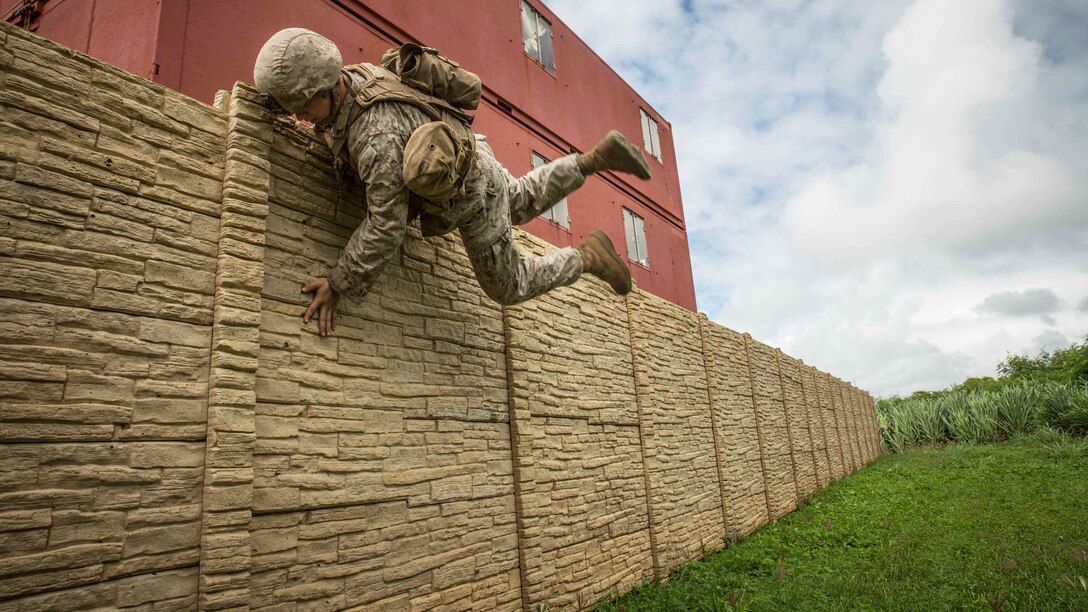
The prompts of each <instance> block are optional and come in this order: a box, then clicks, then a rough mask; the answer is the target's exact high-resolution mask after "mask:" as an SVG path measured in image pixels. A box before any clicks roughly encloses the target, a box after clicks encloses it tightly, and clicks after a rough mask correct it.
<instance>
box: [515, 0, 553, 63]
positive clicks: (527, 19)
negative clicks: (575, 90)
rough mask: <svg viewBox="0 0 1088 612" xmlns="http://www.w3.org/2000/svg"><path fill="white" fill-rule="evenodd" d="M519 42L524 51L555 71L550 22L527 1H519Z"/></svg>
mask: <svg viewBox="0 0 1088 612" xmlns="http://www.w3.org/2000/svg"><path fill="white" fill-rule="evenodd" d="M521 42H522V43H523V44H524V45H525V52H526V53H528V54H529V57H531V58H533V59H535V60H536V61H537V62H539V63H540V65H541V66H544V68H546V69H547V70H548V72H551V73H553V74H554V73H555V52H554V51H553V50H552V24H550V23H548V22H547V21H546V20H545V19H544V17H542V16H541V15H540V13H538V12H536V9H534V8H533V7H531V6H529V3H528V2H524V1H523V2H522V3H521Z"/></svg>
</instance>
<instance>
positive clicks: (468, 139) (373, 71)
mask: <svg viewBox="0 0 1088 612" xmlns="http://www.w3.org/2000/svg"><path fill="white" fill-rule="evenodd" d="M344 69H345V70H347V71H348V72H349V73H350V74H353V75H356V76H359V77H361V79H362V85H361V86H358V87H357V86H356V83H355V81H354V80H352V82H351V85H350V88H351V91H350V93H351V95H352V98H353V99H354V102H355V106H354V107H352V109H351V114H350V115H349V116H348V121H347V125H346V126H345V129H344V131H343V132H342V134H341V136H340V137H339V138H333V137H332V134H330V133H329V132H324V137H325V142H326V143H327V144H328V145H329V149H330V150H331V151H332V154H333V159H334V160H335V161H336V162H337V163H338V164H346V165H348V166H350V167H351V168H352V169H356V168H355V161H354V160H353V159H352V158H351V152H350V151H348V150H347V147H346V146H345V145H346V144H347V138H348V133H349V132H350V131H351V126H352V125H353V124H354V123H355V121H356V120H358V118H359V116H360V115H362V114H363V112H364V111H366V110H367V109H368V108H370V107H371V106H373V105H375V104H377V103H379V102H400V103H402V104H409V105H411V106H414V107H415V108H418V109H419V110H420V111H422V112H423V114H425V115H427V117H428V118H430V119H431V121H441V122H443V123H445V124H446V125H448V126H449V127H450V129H451V130H452V131H453V133H454V134H455V135H456V137H457V138H458V140H459V141H460V142H461V143H462V144H463V145H464V146H465V148H466V150H467V155H465V156H464V159H463V160H461V161H460V164H459V166H458V168H457V172H458V175H459V176H460V177H461V180H462V181H463V180H464V178H465V177H467V176H468V173H469V172H470V171H471V169H472V165H473V163H474V162H475V159H476V155H475V151H476V136H475V134H473V132H472V127H471V126H472V120H473V117H472V116H471V115H468V114H466V113H465V112H463V111H461V110H460V109H458V108H456V107H454V106H453V105H452V104H450V103H449V102H447V101H445V100H443V99H441V98H436V97H435V96H431V95H428V94H426V93H423V92H422V91H419V90H418V89H415V88H413V87H411V86H409V85H406V84H404V83H402V82H401V81H400V78H399V77H397V75H396V74H395V73H393V72H391V71H389V70H387V69H385V68H383V67H381V66H374V65H372V64H354V65H351V66H345V67H344Z"/></svg>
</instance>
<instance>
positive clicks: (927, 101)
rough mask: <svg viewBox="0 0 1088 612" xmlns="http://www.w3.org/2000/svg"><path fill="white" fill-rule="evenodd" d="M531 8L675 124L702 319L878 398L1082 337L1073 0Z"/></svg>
mask: <svg viewBox="0 0 1088 612" xmlns="http://www.w3.org/2000/svg"><path fill="white" fill-rule="evenodd" d="M545 2H546V4H547V5H548V6H549V7H550V8H551V9H552V10H554V11H555V12H556V14H557V15H558V16H559V17H560V18H561V19H562V20H563V21H564V22H566V23H567V24H568V25H569V26H570V27H571V28H572V29H573V30H574V31H575V32H576V33H578V35H579V36H581V37H582V38H583V39H584V40H585V41H586V42H587V43H588V44H589V45H590V46H591V47H593V49H594V50H595V51H597V52H598V53H599V54H600V55H601V57H603V58H604V60H605V61H606V62H608V63H609V64H610V65H611V66H613V67H614V68H615V69H616V70H617V71H618V72H619V73H620V74H621V75H622V76H623V77H624V78H625V79H626V80H627V81H628V82H629V83H630V84H631V85H632V86H634V87H635V88H636V89H637V90H638V91H639V92H640V93H642V94H643V96H644V97H646V98H647V99H648V100H649V102H650V103H651V104H652V105H653V106H654V107H655V108H656V109H658V110H659V111H660V112H661V113H662V114H663V115H664V116H665V117H666V118H667V119H668V120H669V121H670V123H671V124H672V126H673V132H674V137H675V141H676V149H677V154H678V156H679V166H680V179H681V188H682V191H683V198H684V208H685V211H686V215H687V223H688V236H689V240H690V243H691V249H692V262H693V266H694V275H695V289H696V295H697V299H698V304H699V309H700V310H702V311H704V312H706V313H707V314H708V315H709V316H710V318H711V319H713V320H715V321H718V322H720V323H722V324H724V325H727V326H729V327H732V328H734V329H738V330H743V331H748V332H750V333H751V334H752V335H753V336H755V337H756V338H759V339H760V340H763V341H765V342H768V343H770V344H773V345H775V346H780V347H781V348H782V349H783V350H785V351H786V352H788V353H790V354H792V355H794V356H797V357H800V358H802V359H804V360H805V361H806V362H807V363H810V364H813V365H815V366H817V367H819V368H821V369H824V370H827V371H830V372H832V373H835V374H837V375H839V376H840V377H842V378H845V379H848V380H851V381H853V382H855V383H856V384H858V385H859V386H861V387H863V388H866V389H869V390H870V391H872V392H873V393H874V394H877V395H890V394H893V393H900V394H903V393H909V392H910V391H913V390H917V389H939V388H944V387H946V386H948V385H950V384H953V383H956V382H959V381H961V380H963V379H964V378H965V377H967V376H978V375H993V374H994V367H995V365H996V364H997V362H999V361H1000V360H1001V359H1003V358H1004V357H1005V355H1006V354H1007V353H1008V352H1014V353H1020V352H1031V353H1035V352H1037V351H1038V350H1040V349H1041V348H1047V349H1052V348H1055V347H1059V346H1068V345H1069V344H1070V343H1072V342H1077V341H1083V340H1084V338H1085V336H1086V335H1088V2H1085V1H1084V0H593V1H592V2H584V1H583V0H545Z"/></svg>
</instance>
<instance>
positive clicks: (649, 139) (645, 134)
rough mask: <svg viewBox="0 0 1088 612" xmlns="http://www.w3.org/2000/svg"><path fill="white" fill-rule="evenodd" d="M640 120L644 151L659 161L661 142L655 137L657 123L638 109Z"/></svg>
mask: <svg viewBox="0 0 1088 612" xmlns="http://www.w3.org/2000/svg"><path fill="white" fill-rule="evenodd" d="M638 112H639V115H640V117H639V118H640V119H641V120H642V142H643V143H645V145H644V146H645V147H646V151H647V152H648V153H649V154H650V155H653V156H654V159H656V160H657V161H661V140H660V138H659V137H658V135H657V121H654V118H653V117H651V116H650V115H649V113H647V112H646V111H644V110H642V109H641V108H640V109H638Z"/></svg>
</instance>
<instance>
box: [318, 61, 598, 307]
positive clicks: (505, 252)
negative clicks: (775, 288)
mask: <svg viewBox="0 0 1088 612" xmlns="http://www.w3.org/2000/svg"><path fill="white" fill-rule="evenodd" d="M344 74H345V75H347V76H348V77H349V79H351V82H352V85H351V86H350V87H349V91H353V90H355V89H356V88H357V87H359V86H360V84H361V81H360V80H359V77H358V76H356V75H353V74H351V73H349V72H347V71H345V72H344ZM354 104H355V103H354V98H353V96H352V95H350V93H349V95H348V96H347V97H346V98H345V99H344V102H343V103H342V104H341V105H340V108H339V109H338V110H337V113H336V115H335V116H334V117H332V118H331V122H330V124H329V127H328V131H329V132H330V134H329V135H330V136H331V137H332V140H333V141H334V142H336V141H340V142H344V141H345V140H346V156H347V158H348V160H349V161H350V163H351V166H352V167H353V169H354V170H355V171H356V173H357V174H358V176H359V179H360V180H361V181H362V182H363V183H364V184H365V185H366V217H365V218H364V219H363V222H362V223H361V224H360V225H359V227H358V229H356V230H355V233H354V234H352V236H351V239H350V240H349V241H348V244H347V246H346V247H345V248H344V252H343V254H342V255H341V256H340V259H339V261H338V262H337V264H336V267H335V268H333V269H332V270H331V271H330V272H329V274H328V279H329V283H330V284H331V285H332V287H333V289H335V290H336V291H337V293H340V294H342V295H345V296H348V297H352V298H361V297H362V296H364V295H365V294H366V292H367V291H368V289H369V288H370V286H371V285H372V284H373V283H374V281H375V280H376V279H377V276H378V274H379V273H380V272H381V270H382V268H383V267H384V266H385V264H386V263H388V262H389V260H390V259H391V258H392V257H393V255H394V253H396V251H397V249H398V247H400V244H401V242H402V241H403V239H404V233H405V229H406V226H407V224H408V222H409V221H410V220H411V219H413V218H415V217H416V216H419V218H420V225H421V227H422V229H423V235H424V236H435V235H440V234H444V233H447V232H449V231H452V230H453V229H454V228H456V229H458V230H460V232H461V239H462V241H463V242H464V245H465V250H466V251H467V252H468V257H469V260H470V261H471V263H472V269H473V270H474V271H475V273H476V278H477V280H478V281H479V283H480V286H481V287H482V288H483V290H484V292H485V293H487V295H488V296H489V297H491V298H492V299H493V300H495V301H497V302H499V303H501V304H517V303H520V302H524V301H525V300H528V299H530V298H532V297H535V296H537V295H540V294H542V293H545V292H547V291H548V290H550V289H553V288H555V287H559V286H562V285H569V284H570V283H573V282H574V281H576V280H577V279H578V277H579V276H581V274H582V272H583V268H584V266H583V259H582V255H581V254H580V253H579V251H578V250H577V249H573V248H569V247H568V248H563V249H559V250H558V251H553V252H550V253H548V254H546V255H543V256H526V255H523V254H521V253H519V252H518V248H517V245H516V244H515V242H514V236H513V233H512V226H513V225H520V224H522V223H526V222H528V221H530V220H532V219H533V218H534V217H536V216H538V215H540V214H541V213H543V212H544V211H546V210H548V209H549V208H551V207H552V206H554V205H555V204H556V203H558V202H559V200H561V199H562V198H564V197H565V196H567V195H568V194H570V193H571V192H573V191H574V190H575V189H577V188H579V187H581V185H582V184H583V183H584V182H585V176H584V175H583V174H582V172H581V170H579V168H578V165H577V163H576V161H575V159H576V156H575V155H568V156H566V157H563V158H561V159H558V160H556V161H553V162H551V163H548V164H546V165H544V166H541V167H539V168H536V169H534V170H532V171H531V172H530V173H529V174H527V175H525V176H524V177H522V178H518V179H515V178H514V177H513V176H511V174H510V173H509V172H508V171H507V170H506V169H505V168H504V167H503V166H502V165H501V164H500V163H499V162H498V161H496V159H495V155H494V153H493V151H492V150H491V147H490V146H488V144H487V143H486V142H485V139H484V137H483V136H480V135H477V136H476V140H477V147H476V163H475V164H474V166H473V169H472V171H471V173H470V174H469V176H468V178H467V180H466V181H465V193H464V194H463V195H459V196H456V197H455V198H453V200H451V201H450V202H449V204H448V205H447V204H445V203H441V204H434V205H430V206H428V202H427V201H425V200H423V199H422V198H420V197H419V196H416V195H415V194H411V193H410V192H409V191H408V189H407V188H406V187H405V185H404V180H403V178H402V167H403V155H404V147H405V145H406V144H407V142H408V138H409V137H410V136H411V135H412V132H414V131H415V130H416V128H418V127H419V126H421V125H423V124H425V123H427V122H429V121H430V119H429V118H427V116H426V115H425V114H423V112H422V111H420V110H419V109H417V108H415V107H414V106H411V105H408V104H402V103H398V102H379V103H377V104H375V105H373V106H371V107H370V108H368V109H367V110H365V111H363V112H362V113H361V114H360V115H359V117H358V118H357V119H356V120H355V122H354V123H353V124H352V125H351V126H350V128H349V127H347V124H348V119H349V116H350V114H351V110H352V108H353V106H354ZM335 148H338V147H335V146H334V149H335Z"/></svg>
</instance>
